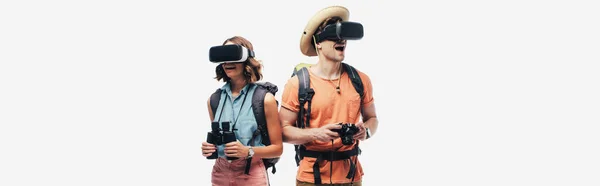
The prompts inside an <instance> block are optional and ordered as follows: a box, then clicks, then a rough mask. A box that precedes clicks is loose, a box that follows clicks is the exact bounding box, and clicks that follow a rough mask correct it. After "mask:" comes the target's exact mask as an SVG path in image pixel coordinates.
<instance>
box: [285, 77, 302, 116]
mask: <svg viewBox="0 0 600 186" xmlns="http://www.w3.org/2000/svg"><path fill="white" fill-rule="evenodd" d="M281 106H282V107H284V108H286V109H288V110H291V111H294V112H298V111H300V109H299V108H300V107H299V106H300V102H299V101H298V76H294V77H292V78H290V79H288V81H287V82H286V83H285V87H284V88H283V94H282V95H281Z"/></svg>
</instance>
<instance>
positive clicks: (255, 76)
mask: <svg viewBox="0 0 600 186" xmlns="http://www.w3.org/2000/svg"><path fill="white" fill-rule="evenodd" d="M227 42H232V43H234V44H238V45H242V46H243V47H246V48H248V49H250V50H252V51H254V47H252V43H250V41H248V40H247V39H246V38H244V37H241V36H234V37H231V38H229V39H227V40H225V41H224V42H223V45H225V43H227ZM243 63H244V77H245V78H246V81H247V82H248V83H254V82H257V81H260V80H261V79H262V77H263V75H262V65H261V64H260V61H259V60H256V59H255V58H254V57H248V59H247V60H246V61H244V62H243ZM216 74H217V76H216V77H215V79H217V81H220V80H221V79H223V81H224V82H228V81H230V80H231V78H229V77H227V74H225V70H224V69H223V65H219V66H217V69H216Z"/></svg>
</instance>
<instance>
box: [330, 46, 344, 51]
mask: <svg viewBox="0 0 600 186" xmlns="http://www.w3.org/2000/svg"><path fill="white" fill-rule="evenodd" d="M333 48H335V50H337V51H340V52H343V51H344V49H346V46H345V45H339V46H334V47H333Z"/></svg>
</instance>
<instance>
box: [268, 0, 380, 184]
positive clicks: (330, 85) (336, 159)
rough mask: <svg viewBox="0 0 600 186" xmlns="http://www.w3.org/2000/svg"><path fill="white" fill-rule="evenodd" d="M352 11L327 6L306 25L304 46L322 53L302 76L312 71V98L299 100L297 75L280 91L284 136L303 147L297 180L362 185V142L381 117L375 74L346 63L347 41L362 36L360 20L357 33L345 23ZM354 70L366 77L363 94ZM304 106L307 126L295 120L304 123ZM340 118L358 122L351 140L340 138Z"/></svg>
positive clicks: (309, 53)
mask: <svg viewBox="0 0 600 186" xmlns="http://www.w3.org/2000/svg"><path fill="white" fill-rule="evenodd" d="M348 17H349V12H348V10H347V9H346V8H344V7H341V6H332V7H327V8H325V9H323V10H321V11H319V12H318V13H317V14H316V15H314V16H313V17H312V19H311V20H310V21H309V23H308V24H307V26H306V28H305V30H304V33H303V35H302V38H301V41H300V50H301V51H302V53H303V54H304V55H306V56H318V59H319V60H318V62H317V63H316V64H315V65H312V66H310V67H307V69H306V70H307V71H308V73H306V74H305V75H307V76H302V77H309V79H310V83H309V84H310V88H312V89H313V90H314V95H313V96H312V101H311V104H308V105H301V103H300V101H299V99H298V95H299V85H300V82H299V77H298V76H299V75H295V76H293V77H292V78H290V79H289V80H288V81H287V83H286V85H285V87H284V90H283V93H282V103H281V106H282V109H280V111H279V116H280V120H281V124H282V127H283V140H284V142H286V143H292V144H294V145H298V146H297V147H300V148H299V149H297V151H298V153H299V156H300V159H301V160H299V162H297V163H299V165H298V166H299V167H298V171H297V175H296V185H320V184H329V183H331V184H336V185H356V186H360V185H362V176H363V175H364V173H363V170H362V166H361V164H360V161H359V160H358V158H357V157H358V154H359V152H360V150H359V149H358V145H359V142H360V141H362V140H365V139H367V138H369V137H371V136H372V135H374V134H375V132H376V131H377V125H378V121H377V118H376V112H375V104H374V101H373V92H372V90H373V87H372V84H371V80H370V79H369V77H368V76H367V75H366V74H365V73H363V72H360V71H358V70H355V71H350V72H349V71H347V70H345V69H346V68H344V66H343V63H342V61H343V60H344V49H345V47H346V41H347V40H353V39H354V40H356V39H360V38H362V25H360V24H358V25H359V28H360V29H359V30H360V33H359V34H358V35H357V34H354V36H355V37H353V34H352V33H346V32H348V30H347V29H348V28H349V27H351V26H352V25H351V24H344V25H348V26H344V25H343V24H342V23H346V22H347V21H348ZM354 25H357V24H354ZM336 27H337V28H336ZM354 28H356V26H355V27H354ZM344 29H346V30H344ZM336 30H337V31H336ZM340 30H342V31H340ZM342 32H344V33H342ZM340 33H342V34H340ZM344 34H346V35H344ZM345 36H348V37H345ZM356 75H358V76H359V77H360V79H361V80H362V84H363V90H364V92H363V96H362V99H361V96H360V94H359V93H358V92H357V90H355V88H354V85H353V83H352V81H351V78H350V77H351V76H353V77H354V76H356ZM309 105H310V108H308V106H309ZM301 106H302V107H304V111H306V112H309V113H308V114H310V118H309V120H308V123H307V124H308V126H305V127H299V126H298V124H297V122H298V121H300V123H302V124H300V125H304V122H302V120H306V119H305V117H304V116H302V117H300V118H298V116H301V115H304V114H299V111H300V107H301ZM361 109H362V110H361ZM361 112H362V115H361ZM300 113H303V112H300ZM361 116H362V121H361V120H360V119H361ZM340 123H343V124H354V126H356V128H357V129H358V130H357V132H356V133H355V134H354V135H353V136H352V137H351V139H353V140H352V141H353V142H352V143H351V144H346V145H344V144H343V143H342V139H341V138H340V133H338V132H337V131H336V130H340V129H341V128H342V125H340ZM297 161H298V159H297Z"/></svg>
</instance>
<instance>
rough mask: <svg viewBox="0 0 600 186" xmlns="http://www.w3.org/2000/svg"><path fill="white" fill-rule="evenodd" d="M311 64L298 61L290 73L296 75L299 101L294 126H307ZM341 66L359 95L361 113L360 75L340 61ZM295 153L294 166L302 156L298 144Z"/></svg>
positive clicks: (361, 89) (310, 90)
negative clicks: (309, 69) (305, 106)
mask: <svg viewBox="0 0 600 186" xmlns="http://www.w3.org/2000/svg"><path fill="white" fill-rule="evenodd" d="M310 66H311V64H308V63H299V64H298V65H296V67H295V68H294V72H293V73H292V77H294V76H296V75H297V76H298V82H299V85H298V101H299V102H300V111H299V112H298V119H296V126H297V127H298V128H308V126H309V124H310V107H311V101H312V97H313V96H314V95H315V90H314V89H312V88H310V75H309V74H308V67H310ZM342 68H343V69H344V71H345V72H346V73H348V76H349V77H350V81H352V85H354V89H355V90H356V92H357V93H358V94H359V95H360V102H361V104H360V106H361V107H360V108H361V113H362V100H363V97H364V87H363V83H362V80H361V79H360V76H359V75H358V72H357V71H356V69H355V68H354V67H353V66H351V65H348V64H346V63H342ZM304 104H308V110H306V111H305V110H304ZM294 147H295V151H296V155H295V159H296V166H299V165H300V160H301V159H302V158H303V157H302V155H301V154H300V145H294Z"/></svg>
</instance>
